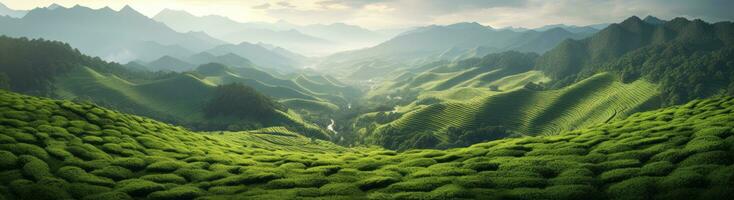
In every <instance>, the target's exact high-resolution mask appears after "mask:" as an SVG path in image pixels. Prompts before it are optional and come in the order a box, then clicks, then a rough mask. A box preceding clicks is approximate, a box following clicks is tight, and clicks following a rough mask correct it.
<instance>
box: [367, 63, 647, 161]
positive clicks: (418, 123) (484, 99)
mask: <svg viewBox="0 0 734 200" xmlns="http://www.w3.org/2000/svg"><path fill="white" fill-rule="evenodd" d="M615 80H616V78H615V77H614V76H612V75H610V74H599V75H597V76H594V77H591V78H589V79H587V80H585V81H583V82H580V83H578V84H575V85H572V86H570V87H567V88H564V89H560V90H550V91H533V90H529V89H524V88H522V89H516V90H513V91H509V92H504V93H499V94H495V93H492V92H488V94H487V95H485V96H480V97H476V96H475V95H472V94H468V95H463V96H462V95H459V94H450V95H449V97H447V98H449V99H450V98H455V99H468V100H465V101H455V100H454V101H443V102H439V103H435V104H430V105H423V106H414V107H413V108H412V109H408V111H406V113H404V114H403V116H402V117H401V118H399V119H397V120H395V121H393V122H390V123H388V124H385V125H382V126H380V127H379V128H378V129H377V130H375V132H374V133H372V134H371V135H368V136H367V141H368V142H371V143H376V144H385V143H386V142H388V141H406V142H410V141H409V140H410V139H409V138H412V137H414V136H413V135H411V133H426V132H427V133H431V134H433V135H434V137H436V138H438V139H439V140H440V141H442V142H450V141H447V140H448V136H447V135H445V134H444V133H443V132H445V131H446V130H447V129H449V128H450V127H454V128H466V129H471V128H476V127H479V126H480V125H484V126H487V125H492V126H503V127H506V128H508V129H510V130H512V131H514V132H519V133H522V134H530V135H538V134H547V135H548V134H556V133H559V132H560V131H561V130H570V129H575V128H581V127H584V126H589V125H593V124H597V123H602V122H606V121H608V120H611V119H613V118H618V117H623V116H627V115H629V114H631V113H633V112H635V111H637V110H638V107H640V106H644V105H645V103H647V102H649V101H651V100H653V99H654V98H655V97H656V94H658V92H657V88H656V87H655V86H654V85H653V84H650V83H648V82H645V81H636V82H633V83H630V84H622V83H620V82H617V81H615ZM419 102H420V101H419ZM395 129H396V131H394V133H393V134H390V135H387V134H385V132H386V130H395ZM402 144H403V143H397V144H395V145H396V146H391V147H390V148H398V146H400V145H402ZM400 148H405V147H400Z"/></svg>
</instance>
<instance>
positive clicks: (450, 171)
mask: <svg viewBox="0 0 734 200" xmlns="http://www.w3.org/2000/svg"><path fill="white" fill-rule="evenodd" d="M474 173H477V172H476V171H474V170H472V169H464V168H456V167H430V168H426V169H422V170H420V171H417V172H415V173H413V174H411V176H413V177H427V176H462V175H469V174H474Z"/></svg>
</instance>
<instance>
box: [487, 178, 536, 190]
mask: <svg viewBox="0 0 734 200" xmlns="http://www.w3.org/2000/svg"><path fill="white" fill-rule="evenodd" d="M492 181H493V182H494V183H495V184H496V186H497V187H499V188H521V187H527V188H540V187H544V186H546V185H547V181H546V180H545V179H542V178H534V177H493V178H492Z"/></svg>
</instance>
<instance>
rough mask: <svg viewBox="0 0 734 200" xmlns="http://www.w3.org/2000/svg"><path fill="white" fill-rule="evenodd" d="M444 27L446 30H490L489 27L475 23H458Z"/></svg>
mask: <svg viewBox="0 0 734 200" xmlns="http://www.w3.org/2000/svg"><path fill="white" fill-rule="evenodd" d="M446 27H447V28H460V29H474V28H481V29H492V27H490V26H484V25H482V24H479V23H477V22H460V23H455V24H451V25H448V26H446Z"/></svg>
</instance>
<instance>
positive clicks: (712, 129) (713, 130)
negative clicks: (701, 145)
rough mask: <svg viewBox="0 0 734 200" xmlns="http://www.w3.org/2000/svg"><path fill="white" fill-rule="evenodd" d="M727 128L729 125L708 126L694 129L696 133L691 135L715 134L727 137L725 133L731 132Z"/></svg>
mask: <svg viewBox="0 0 734 200" xmlns="http://www.w3.org/2000/svg"><path fill="white" fill-rule="evenodd" d="M729 129H731V127H710V128H705V129H702V130H699V131H696V133H693V135H694V136H695V137H703V136H716V137H720V138H724V137H727V134H731V133H730V132H729Z"/></svg>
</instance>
